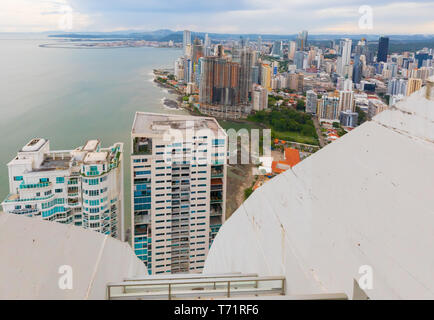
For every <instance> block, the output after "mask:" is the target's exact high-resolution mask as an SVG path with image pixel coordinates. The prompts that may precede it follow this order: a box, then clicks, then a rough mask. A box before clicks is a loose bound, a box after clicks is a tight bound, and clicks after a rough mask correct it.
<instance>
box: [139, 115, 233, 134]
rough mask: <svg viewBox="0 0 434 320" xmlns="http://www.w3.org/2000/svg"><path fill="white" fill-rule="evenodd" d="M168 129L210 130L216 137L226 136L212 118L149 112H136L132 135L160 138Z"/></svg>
mask: <svg viewBox="0 0 434 320" xmlns="http://www.w3.org/2000/svg"><path fill="white" fill-rule="evenodd" d="M169 129H178V130H182V131H184V130H186V129H190V130H196V131H199V130H206V129H208V130H212V131H213V133H214V134H216V135H218V136H226V133H225V131H224V130H223V129H222V128H221V127H220V125H219V123H218V122H217V120H216V119H214V118H209V117H208V118H207V117H196V116H191V115H173V114H159V113H150V112H136V115H135V117H134V123H133V128H132V134H133V135H134V134H138V135H147V136H152V135H156V136H160V135H162V133H164V132H165V131H167V130H169Z"/></svg>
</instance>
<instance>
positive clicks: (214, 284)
mask: <svg viewBox="0 0 434 320" xmlns="http://www.w3.org/2000/svg"><path fill="white" fill-rule="evenodd" d="M214 290H216V284H215V281H214Z"/></svg>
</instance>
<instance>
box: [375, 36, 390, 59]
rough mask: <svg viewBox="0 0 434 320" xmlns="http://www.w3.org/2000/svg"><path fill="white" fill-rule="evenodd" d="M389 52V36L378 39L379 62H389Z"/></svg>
mask: <svg viewBox="0 0 434 320" xmlns="http://www.w3.org/2000/svg"><path fill="white" fill-rule="evenodd" d="M388 53H389V38H388V37H380V39H379V41H378V54H377V62H387V55H388Z"/></svg>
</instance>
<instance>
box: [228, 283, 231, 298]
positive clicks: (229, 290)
mask: <svg viewBox="0 0 434 320" xmlns="http://www.w3.org/2000/svg"><path fill="white" fill-rule="evenodd" d="M230 297H231V282H230V281H228V298H230Z"/></svg>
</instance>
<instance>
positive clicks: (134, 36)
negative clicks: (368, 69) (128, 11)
mask: <svg viewBox="0 0 434 320" xmlns="http://www.w3.org/2000/svg"><path fill="white" fill-rule="evenodd" d="M205 34H206V33H205V32H192V37H193V38H195V37H197V38H200V39H203V38H204V37H205ZM208 35H209V36H210V38H211V39H213V40H239V39H240V37H242V38H244V39H250V40H253V41H255V40H257V39H258V37H259V36H261V37H262V40H264V41H267V40H268V41H274V40H294V39H296V37H297V35H296V34H287V35H273V34H262V35H260V34H225V33H208ZM49 36H50V37H57V38H71V39H131V40H146V41H160V42H162V41H170V40H172V41H174V42H182V37H183V31H172V30H168V29H161V30H156V31H133V30H131V31H119V32H80V33H53V34H49ZM388 36H389V38H390V40H391V41H433V40H434V35H423V34H414V35H388ZM379 37H380V35H373V34H369V35H367V34H312V35H311V34H310V35H309V40H311V41H315V40H316V41H327V40H336V39H341V38H350V39H354V40H359V39H361V38H366V39H367V40H368V41H377V40H378V38H379Z"/></svg>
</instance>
